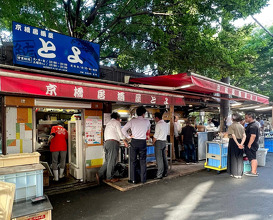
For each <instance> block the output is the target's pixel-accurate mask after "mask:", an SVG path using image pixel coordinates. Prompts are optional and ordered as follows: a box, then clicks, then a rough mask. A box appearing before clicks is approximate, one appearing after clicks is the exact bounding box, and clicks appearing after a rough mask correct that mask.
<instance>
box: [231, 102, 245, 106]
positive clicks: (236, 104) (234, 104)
mask: <svg viewBox="0 0 273 220" xmlns="http://www.w3.org/2000/svg"><path fill="white" fill-rule="evenodd" d="M238 105H242V103H239V102H237V103H233V104H231V106H238Z"/></svg>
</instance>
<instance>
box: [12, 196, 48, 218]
mask: <svg viewBox="0 0 273 220" xmlns="http://www.w3.org/2000/svg"><path fill="white" fill-rule="evenodd" d="M45 197H46V199H45V200H44V201H40V202H38V203H32V202H31V200H27V201H23V202H16V203H14V204H13V209H12V220H27V219H46V220H51V210H52V209H53V207H52V205H51V203H50V201H49V199H48V197H47V196H45Z"/></svg>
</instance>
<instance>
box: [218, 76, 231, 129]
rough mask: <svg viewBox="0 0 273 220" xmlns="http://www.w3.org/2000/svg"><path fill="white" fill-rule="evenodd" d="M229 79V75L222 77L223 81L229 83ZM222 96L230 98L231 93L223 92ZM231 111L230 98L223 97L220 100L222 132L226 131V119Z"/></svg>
mask: <svg viewBox="0 0 273 220" xmlns="http://www.w3.org/2000/svg"><path fill="white" fill-rule="evenodd" d="M229 81H230V78H229V77H226V78H222V79H221V82H224V83H227V84H229V83H230V82H229ZM221 97H224V98H229V95H227V94H221ZM229 111H230V105H229V100H225V99H221V102H220V131H222V132H224V131H226V127H225V120H226V118H227V116H228V113H229Z"/></svg>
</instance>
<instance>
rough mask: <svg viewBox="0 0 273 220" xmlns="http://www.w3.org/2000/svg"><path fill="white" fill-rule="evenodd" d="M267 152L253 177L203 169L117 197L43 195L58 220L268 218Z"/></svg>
mask: <svg viewBox="0 0 273 220" xmlns="http://www.w3.org/2000/svg"><path fill="white" fill-rule="evenodd" d="M272 166H273V153H268V154H267V160H266V166H265V167H258V172H259V177H247V176H243V178H242V179H234V178H231V177H229V175H228V174H227V173H226V172H222V173H221V174H217V172H216V171H214V170H211V171H210V172H207V171H206V170H204V171H201V172H198V173H194V174H191V175H188V176H183V177H178V178H175V179H171V180H161V181H159V182H157V183H154V184H148V185H144V186H140V187H138V188H136V189H134V190H131V191H127V192H120V191H118V190H116V189H113V188H111V187H109V186H107V185H102V186H98V187H93V188H89V189H83V190H79V191H74V192H69V193H64V194H58V195H53V196H49V199H50V201H51V203H52V205H53V220H58V219H69V220H73V219H92V220H94V219H119V220H122V219H130V220H137V219H149V220H150V219H166V220H171V219H187V220H194V219H198V220H200V219H202V220H205V219H208V220H211V219H217V220H220V219H221V220H228V219H240V220H241V219H243V220H256V219H261V220H262V219H273V209H272V207H273V196H272V194H273V181H272V179H273V170H272Z"/></svg>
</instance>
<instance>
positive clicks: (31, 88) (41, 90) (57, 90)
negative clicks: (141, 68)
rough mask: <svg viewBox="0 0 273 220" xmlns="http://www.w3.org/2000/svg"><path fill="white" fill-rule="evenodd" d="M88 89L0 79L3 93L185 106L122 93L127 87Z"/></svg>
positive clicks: (149, 94)
mask: <svg viewBox="0 0 273 220" xmlns="http://www.w3.org/2000/svg"><path fill="white" fill-rule="evenodd" d="M48 79H50V78H48ZM85 84H86V83H85ZM89 85H90V86H82V85H79V84H73V83H69V84H68V83H59V82H54V81H53V80H48V81H44V80H33V79H22V78H14V77H7V76H1V91H2V92H10V93H19V94H31V95H38V96H51V97H66V98H75V99H85V100H98V101H114V102H127V103H140V104H154V105H176V106H183V105H185V102H184V98H183V96H171V95H168V94H166V93H160V92H154V93H153V91H152V90H140V89H135V90H133V88H131V87H130V88H129V89H130V90H133V91H134V92H131V91H126V90H125V89H123V88H126V87H121V86H120V87H119V88H120V90H115V89H105V87H106V86H107V84H105V85H106V86H105V85H104V86H103V89H102V88H99V87H98V86H96V87H92V83H89ZM96 85H97V84H96ZM109 87H111V86H109ZM145 92H146V93H145Z"/></svg>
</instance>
